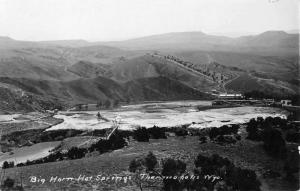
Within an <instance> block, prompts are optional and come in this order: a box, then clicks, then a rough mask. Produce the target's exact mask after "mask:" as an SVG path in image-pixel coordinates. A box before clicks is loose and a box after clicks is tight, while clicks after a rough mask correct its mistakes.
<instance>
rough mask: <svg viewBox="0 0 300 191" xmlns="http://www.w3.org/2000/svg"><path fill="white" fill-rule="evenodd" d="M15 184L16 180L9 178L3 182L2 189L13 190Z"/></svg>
mask: <svg viewBox="0 0 300 191" xmlns="http://www.w3.org/2000/svg"><path fill="white" fill-rule="evenodd" d="M14 184H15V180H14V179H11V178H9V177H7V178H6V179H5V180H4V181H3V185H2V187H4V188H8V189H12V188H13V187H14Z"/></svg>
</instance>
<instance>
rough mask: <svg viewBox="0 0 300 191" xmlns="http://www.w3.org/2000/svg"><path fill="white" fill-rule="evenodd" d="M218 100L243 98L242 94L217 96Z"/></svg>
mask: <svg viewBox="0 0 300 191" xmlns="http://www.w3.org/2000/svg"><path fill="white" fill-rule="evenodd" d="M218 97H219V99H243V98H244V96H243V95H242V94H227V93H223V94H219V96H218Z"/></svg>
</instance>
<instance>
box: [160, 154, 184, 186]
mask: <svg viewBox="0 0 300 191" xmlns="http://www.w3.org/2000/svg"><path fill="white" fill-rule="evenodd" d="M185 170H186V164H185V163H184V162H182V161H181V160H174V159H170V158H169V159H167V160H165V161H163V169H162V173H161V174H162V175H163V176H166V177H168V176H171V177H175V176H177V177H179V176H181V175H182V174H183V173H184V172H185ZM163 183H164V190H167V191H168V190H172V191H173V190H183V187H184V185H182V184H180V182H179V180H178V179H173V178H171V179H164V180H163Z"/></svg>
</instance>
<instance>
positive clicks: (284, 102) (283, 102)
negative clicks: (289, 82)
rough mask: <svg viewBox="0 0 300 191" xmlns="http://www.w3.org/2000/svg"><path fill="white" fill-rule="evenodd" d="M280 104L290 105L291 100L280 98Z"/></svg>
mask: <svg viewBox="0 0 300 191" xmlns="http://www.w3.org/2000/svg"><path fill="white" fill-rule="evenodd" d="M280 103H281V105H282V106H291V105H292V101H291V100H288V99H287V100H281V101H280Z"/></svg>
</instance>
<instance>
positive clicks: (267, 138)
mask: <svg viewBox="0 0 300 191" xmlns="http://www.w3.org/2000/svg"><path fill="white" fill-rule="evenodd" d="M263 142H264V149H265V150H266V152H267V153H269V154H270V155H271V156H274V157H280V158H283V157H284V156H285V155H286V143H285V140H284V139H283V137H282V134H281V132H280V131H279V130H277V129H274V128H268V129H265V130H264V131H263Z"/></svg>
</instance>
